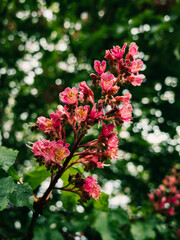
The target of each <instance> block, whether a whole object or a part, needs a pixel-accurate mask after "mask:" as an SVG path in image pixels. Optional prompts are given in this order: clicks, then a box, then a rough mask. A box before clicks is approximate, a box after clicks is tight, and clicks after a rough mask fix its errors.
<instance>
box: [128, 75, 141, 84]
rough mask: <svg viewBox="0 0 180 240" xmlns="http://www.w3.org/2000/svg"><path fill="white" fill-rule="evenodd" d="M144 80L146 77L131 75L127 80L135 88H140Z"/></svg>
mask: <svg viewBox="0 0 180 240" xmlns="http://www.w3.org/2000/svg"><path fill="white" fill-rule="evenodd" d="M144 78H145V76H144V75H143V74H137V75H134V74H131V76H129V77H127V80H128V81H129V82H131V84H132V85H133V86H140V85H141V83H142V80H143V79H144Z"/></svg>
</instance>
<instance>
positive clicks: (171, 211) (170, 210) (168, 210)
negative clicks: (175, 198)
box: [166, 207, 175, 216]
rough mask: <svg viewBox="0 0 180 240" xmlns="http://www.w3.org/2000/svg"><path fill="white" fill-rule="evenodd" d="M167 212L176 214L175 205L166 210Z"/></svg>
mask: <svg viewBox="0 0 180 240" xmlns="http://www.w3.org/2000/svg"><path fill="white" fill-rule="evenodd" d="M166 211H167V213H168V214H169V215H171V216H173V215H175V211H174V208H173V207H170V208H169V209H167V210H166Z"/></svg>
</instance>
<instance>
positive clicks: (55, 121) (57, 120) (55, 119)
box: [50, 113, 61, 128]
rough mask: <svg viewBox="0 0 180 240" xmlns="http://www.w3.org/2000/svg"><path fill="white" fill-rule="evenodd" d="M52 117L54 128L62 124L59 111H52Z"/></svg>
mask: <svg viewBox="0 0 180 240" xmlns="http://www.w3.org/2000/svg"><path fill="white" fill-rule="evenodd" d="M50 117H51V125H52V126H53V127H54V128H58V127H60V126H61V120H60V118H59V115H58V114H57V113H51V114H50Z"/></svg>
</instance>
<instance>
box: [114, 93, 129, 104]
mask: <svg viewBox="0 0 180 240" xmlns="http://www.w3.org/2000/svg"><path fill="white" fill-rule="evenodd" d="M131 97H132V95H131V93H125V95H124V96H117V97H115V100H116V102H117V103H119V104H120V103H121V102H122V103H129V100H130V99H131Z"/></svg>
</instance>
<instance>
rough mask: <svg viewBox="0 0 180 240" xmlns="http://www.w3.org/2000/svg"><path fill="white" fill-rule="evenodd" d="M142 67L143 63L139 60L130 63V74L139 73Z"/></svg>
mask: <svg viewBox="0 0 180 240" xmlns="http://www.w3.org/2000/svg"><path fill="white" fill-rule="evenodd" d="M142 67H143V61H141V59H137V60H134V61H133V62H132V64H131V68H130V70H131V72H132V73H137V72H139V71H141V69H142Z"/></svg>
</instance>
